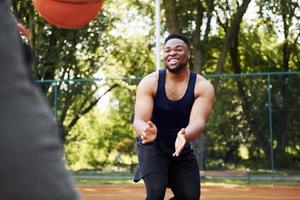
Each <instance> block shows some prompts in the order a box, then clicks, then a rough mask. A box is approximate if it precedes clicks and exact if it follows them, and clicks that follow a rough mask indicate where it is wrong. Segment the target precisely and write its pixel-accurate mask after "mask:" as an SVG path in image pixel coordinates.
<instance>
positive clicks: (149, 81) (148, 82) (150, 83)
mask: <svg viewBox="0 0 300 200" xmlns="http://www.w3.org/2000/svg"><path fill="white" fill-rule="evenodd" d="M158 77H159V76H158V72H152V73H151V74H148V75H147V76H145V77H144V78H143V79H142V80H141V82H140V83H139V86H138V90H143V91H144V92H146V93H151V94H152V95H155V94H156V90H157V84H158Z"/></svg>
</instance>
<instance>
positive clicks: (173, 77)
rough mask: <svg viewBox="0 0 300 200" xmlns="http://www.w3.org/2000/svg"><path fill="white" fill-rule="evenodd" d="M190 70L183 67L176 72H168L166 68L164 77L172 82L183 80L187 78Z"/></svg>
mask: <svg viewBox="0 0 300 200" xmlns="http://www.w3.org/2000/svg"><path fill="white" fill-rule="evenodd" d="M189 74H190V70H189V69H188V68H187V67H185V68H183V69H182V70H180V71H179V72H177V73H172V72H169V71H168V69H167V70H166V79H168V80H170V81H174V82H183V81H186V80H187V79H188V78H189Z"/></svg>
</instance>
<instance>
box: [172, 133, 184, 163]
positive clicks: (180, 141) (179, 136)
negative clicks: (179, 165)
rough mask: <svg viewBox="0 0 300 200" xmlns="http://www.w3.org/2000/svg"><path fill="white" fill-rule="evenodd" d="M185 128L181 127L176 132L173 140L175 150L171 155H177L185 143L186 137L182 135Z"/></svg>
mask: <svg viewBox="0 0 300 200" xmlns="http://www.w3.org/2000/svg"><path fill="white" fill-rule="evenodd" d="M184 133H185V129H184V128H182V129H181V130H180V131H179V132H178V134H177V138H176V141H175V152H174V153H173V156H175V157H178V156H179V155H180V153H181V151H182V149H183V148H184V145H185V144H186V139H185V137H184Z"/></svg>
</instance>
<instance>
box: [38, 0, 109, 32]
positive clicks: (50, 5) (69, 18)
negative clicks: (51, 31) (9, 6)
mask: <svg viewBox="0 0 300 200" xmlns="http://www.w3.org/2000/svg"><path fill="white" fill-rule="evenodd" d="M103 3H104V0H33V5H34V7H35V8H36V9H37V10H38V12H39V14H40V15H41V16H42V17H43V18H44V19H45V20H46V21H48V22H49V23H50V24H53V25H55V26H57V27H59V28H66V29H78V28H82V27H84V26H86V25H87V24H88V23H89V22H90V21H92V20H93V19H94V18H95V17H96V15H97V14H98V12H99V11H100V9H101V7H102V5H103Z"/></svg>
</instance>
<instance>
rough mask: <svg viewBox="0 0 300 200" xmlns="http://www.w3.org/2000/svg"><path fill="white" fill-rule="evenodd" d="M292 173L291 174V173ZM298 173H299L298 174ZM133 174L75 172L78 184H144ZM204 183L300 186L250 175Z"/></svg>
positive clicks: (215, 179) (289, 180) (299, 185)
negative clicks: (136, 181) (136, 180)
mask: <svg viewBox="0 0 300 200" xmlns="http://www.w3.org/2000/svg"><path fill="white" fill-rule="evenodd" d="M253 174H254V175H255V176H258V177H259V178H261V177H264V176H265V175H266V174H262V173H251V176H253ZM289 175H291V174H289ZM296 175H298V174H296ZM132 177H133V176H132V174H129V173H79V174H75V175H74V178H75V183H76V184H77V185H136V184H142V185H143V181H140V182H139V183H135V182H133V180H132ZM201 182H202V184H203V185H206V184H207V185H212V184H226V185H241V186H296V187H300V181H299V179H298V180H292V179H287V180H276V179H273V181H272V179H271V178H270V177H268V179H254V178H251V177H250V179H248V177H206V178H205V177H202V178H201Z"/></svg>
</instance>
